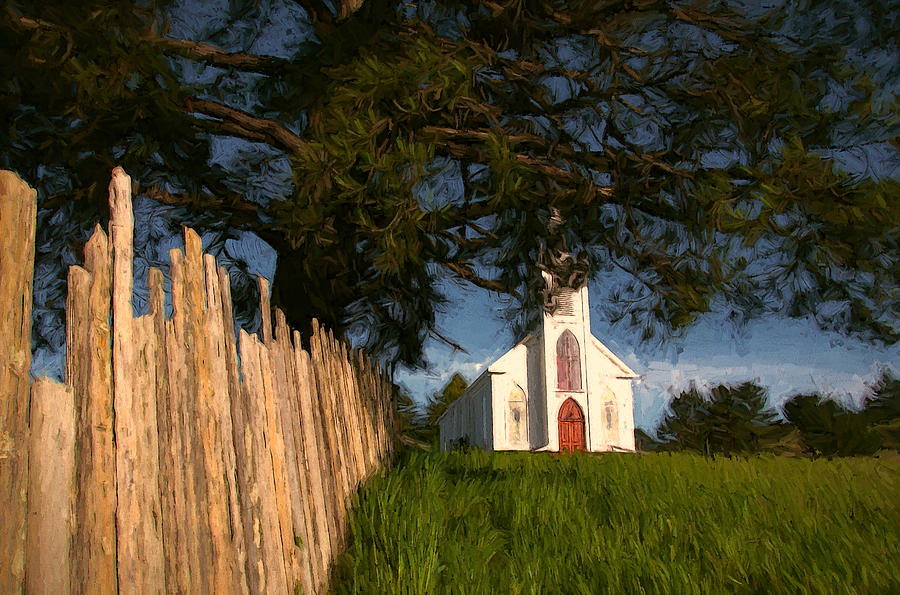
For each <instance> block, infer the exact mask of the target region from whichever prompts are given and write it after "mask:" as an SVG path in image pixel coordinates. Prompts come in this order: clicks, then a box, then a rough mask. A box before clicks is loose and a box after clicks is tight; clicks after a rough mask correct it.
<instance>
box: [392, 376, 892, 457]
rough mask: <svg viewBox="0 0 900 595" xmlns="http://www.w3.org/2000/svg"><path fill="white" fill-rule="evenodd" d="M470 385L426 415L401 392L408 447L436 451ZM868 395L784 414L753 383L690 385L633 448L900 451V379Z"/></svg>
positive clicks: (819, 398) (809, 404)
mask: <svg viewBox="0 0 900 595" xmlns="http://www.w3.org/2000/svg"><path fill="white" fill-rule="evenodd" d="M466 386H467V382H466V380H465V379H464V378H463V377H462V376H461V375H459V374H454V375H453V376H452V377H451V379H450V380H449V381H448V382H447V384H446V385H445V386H444V388H443V389H441V390H440V391H438V392H435V393H434V394H432V395H431V396H430V397H429V398H428V400H427V402H426V403H425V405H424V406H423V407H421V408H420V407H418V406H417V405H416V403H415V402H414V401H413V400H412V398H410V397H409V396H408V395H406V394H405V393H402V391H401V395H402V396H401V408H400V413H401V417H402V418H403V420H404V422H403V431H404V433H405V434H406V436H407V438H408V442H413V443H418V444H419V445H426V444H427V445H429V446H430V447H431V448H437V445H438V439H439V429H438V425H437V420H438V418H439V417H440V416H441V414H442V413H443V412H444V411H446V409H447V407H448V406H449V405H450V403H452V402H453V401H455V400H456V399H457V398H459V396H460V395H462V393H463V391H465V389H466ZM870 389H871V390H870V394H869V395H868V396H867V397H866V398H865V400H864V402H863V404H862V407H861V408H859V409H849V408H847V407H844V406H843V405H841V404H839V403H838V402H837V401H836V400H835V399H833V398H828V397H825V396H823V395H817V394H798V395H793V396H791V397H790V398H788V399H787V400H786V401H785V402H784V403H783V404H782V407H781V410H782V411H781V412H780V413H779V411H777V410H776V409H775V408H774V407H772V406H771V405H770V404H769V398H768V397H769V395H768V391H767V390H766V388H765V387H763V386H760V385H759V384H757V383H755V382H743V383H740V384H719V385H718V386H714V387H711V388H709V389H707V390H702V389H700V388H698V387H697V386H696V385H695V384H692V385H691V386H690V388H688V390H686V391H683V392H681V393H680V394H678V395H677V396H675V397H674V398H673V399H672V401H671V402H670V404H669V408H668V411H667V413H666V415H665V417H664V418H663V420H662V422H661V423H660V425H659V426H658V427H657V428H656V435H657V436H656V437H653V436H651V435H650V434H648V433H647V432H644V431H643V430H640V429H636V430H635V443H636V446H637V448H638V450H639V451H656V450H658V451H677V450H687V451H693V452H697V453H700V454H703V455H706V456H715V455H724V456H733V455H747V454H759V453H764V452H768V453H775V454H788V455H807V456H812V457H820V456H827V457H831V456H851V455H871V454H874V453H876V452H878V451H879V450H893V451H898V452H900V379H898V378H897V377H895V376H894V375H893V374H892V373H891V372H890V371H887V370H886V371H884V372H882V375H881V378H880V379H879V380H878V381H877V382H876V383H874V384H873V385H872V386H871V387H870Z"/></svg>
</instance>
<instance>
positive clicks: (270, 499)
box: [239, 330, 288, 593]
mask: <svg viewBox="0 0 900 595" xmlns="http://www.w3.org/2000/svg"><path fill="white" fill-rule="evenodd" d="M239 344H240V349H241V350H240V355H241V373H242V376H243V383H242V389H243V390H242V393H243V394H242V397H243V410H244V428H243V437H242V440H244V441H245V443H246V459H245V465H246V474H245V476H244V477H243V478H242V479H243V480H244V482H243V483H242V485H241V491H242V493H244V494H247V495H248V497H249V502H248V511H249V514H248V511H247V510H245V514H244V518H243V520H244V531H245V542H246V543H247V550H248V552H247V553H248V555H247V574H248V577H249V579H250V591H251V592H253V593H267V592H271V593H284V592H286V591H287V588H288V587H287V577H286V576H285V568H284V554H283V549H282V545H281V529H280V526H279V516H278V505H277V502H276V496H275V485H274V470H273V468H272V456H271V454H270V452H269V448H271V445H270V441H271V437H269V436H267V435H266V434H267V432H266V431H265V430H263V431H260V430H262V429H263V428H268V419H267V415H266V395H265V388H264V387H263V378H262V375H263V371H262V364H261V363H260V351H261V348H262V346H261V345H260V344H259V341H257V339H256V336H255V335H253V336H251V335H248V334H247V332H246V331H244V330H241V331H240V340H239ZM267 438H268V440H267Z"/></svg>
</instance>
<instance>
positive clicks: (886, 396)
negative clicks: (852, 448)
mask: <svg viewBox="0 0 900 595" xmlns="http://www.w3.org/2000/svg"><path fill="white" fill-rule="evenodd" d="M863 417H864V418H865V420H866V424H867V425H868V426H869V428H870V429H871V431H872V432H873V433H874V434H875V435H876V437H877V440H878V441H879V442H880V444H881V448H884V449H889V450H895V451H898V452H900V378H897V377H895V376H894V375H893V374H892V373H891V372H890V371H885V372H884V373H882V376H881V378H880V379H879V381H878V382H877V383H876V384H875V386H874V387H873V391H872V397H871V399H869V400H868V401H867V402H866V407H865V409H864V410H863Z"/></svg>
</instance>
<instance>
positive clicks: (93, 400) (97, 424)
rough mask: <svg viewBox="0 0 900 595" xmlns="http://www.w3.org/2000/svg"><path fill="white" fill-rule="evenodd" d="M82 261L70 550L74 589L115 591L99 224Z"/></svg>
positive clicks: (105, 261) (105, 287)
mask: <svg viewBox="0 0 900 595" xmlns="http://www.w3.org/2000/svg"><path fill="white" fill-rule="evenodd" d="M84 257H85V258H84V260H85V268H86V269H87V271H88V272H89V273H90V277H91V280H90V289H89V290H88V301H89V304H88V320H87V325H85V329H84V330H85V331H86V332H85V335H84V336H82V337H78V338H76V343H81V346H80V347H76V350H75V353H76V357H77V356H78V355H83V356H84V357H85V358H86V359H84V360H76V361H75V362H74V365H75V366H76V367H79V368H82V369H83V370H84V371H85V373H84V374H83V375H81V374H79V375H78V376H79V377H80V379H81V381H82V382H81V385H80V386H79V385H76V386H73V389H74V391H75V403H76V406H77V410H76V415H77V418H76V419H77V422H76V438H75V440H76V457H77V463H76V476H75V477H76V480H75V481H76V486H77V487H76V493H77V499H76V505H75V515H76V518H77V519H78V523H77V530H76V534H75V542H74V544H73V548H72V551H73V552H74V553H75V558H74V560H73V584H72V589H73V590H74V591H76V592H84V591H90V590H92V589H100V590H110V591H117V590H118V587H117V580H116V455H115V444H114V442H113V431H114V423H115V422H114V420H113V386H112V350H111V349H110V339H111V337H110V328H109V317H110V304H111V293H110V290H111V276H112V271H111V264H110V260H109V242H108V239H107V236H106V234H105V233H104V232H103V230H102V229H100V226H99V225H97V226H96V227H95V228H94V233H93V235H92V236H91V238H90V239H89V240H88V242H87V244H86V245H85V248H84ZM78 297H79V299H81V298H83V295H81V296H78ZM77 309H80V308H77Z"/></svg>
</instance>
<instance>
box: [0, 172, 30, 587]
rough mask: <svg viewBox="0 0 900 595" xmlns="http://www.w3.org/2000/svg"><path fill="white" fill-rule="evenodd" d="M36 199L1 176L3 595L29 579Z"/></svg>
mask: <svg viewBox="0 0 900 595" xmlns="http://www.w3.org/2000/svg"><path fill="white" fill-rule="evenodd" d="M36 198H37V193H36V192H35V191H34V190H33V189H32V188H31V187H30V186H29V185H28V184H26V183H25V182H24V181H23V180H22V179H21V178H19V176H18V175H16V174H15V173H13V172H11V171H0V337H2V338H3V340H2V341H0V398H2V401H0V502H2V503H3V506H4V512H3V514H2V515H0V552H3V556H4V563H3V564H0V593H19V592H21V590H22V588H23V585H24V579H25V506H26V504H25V494H26V491H27V489H26V486H27V482H28V457H27V454H26V453H27V452H28V417H27V415H28V395H29V375H28V374H29V371H30V369H31V296H32V287H33V280H34V230H35V213H36Z"/></svg>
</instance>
